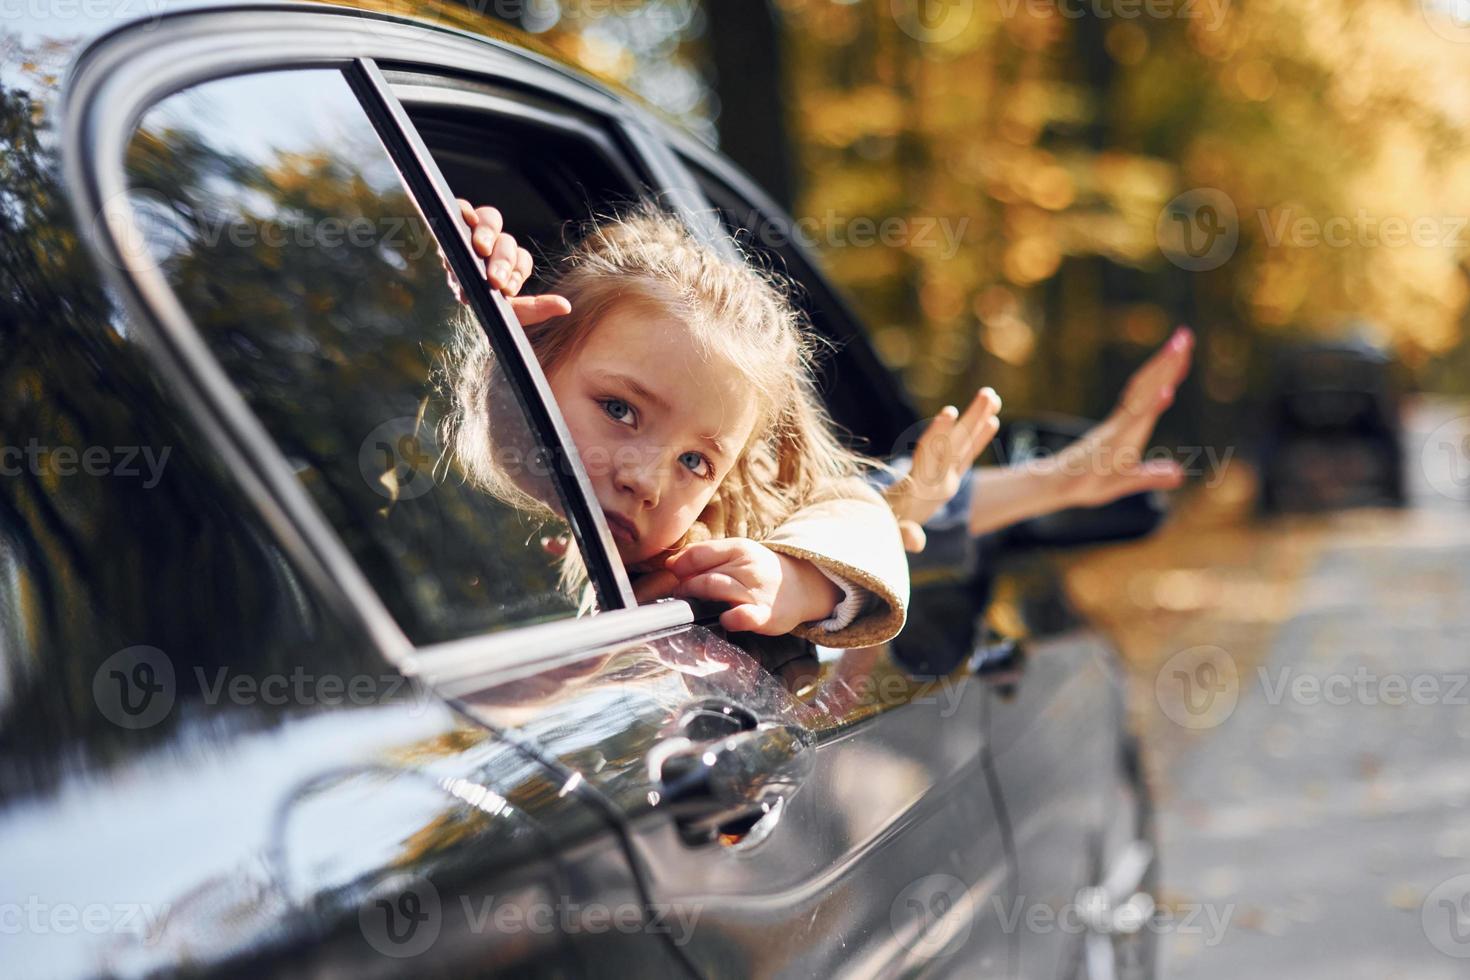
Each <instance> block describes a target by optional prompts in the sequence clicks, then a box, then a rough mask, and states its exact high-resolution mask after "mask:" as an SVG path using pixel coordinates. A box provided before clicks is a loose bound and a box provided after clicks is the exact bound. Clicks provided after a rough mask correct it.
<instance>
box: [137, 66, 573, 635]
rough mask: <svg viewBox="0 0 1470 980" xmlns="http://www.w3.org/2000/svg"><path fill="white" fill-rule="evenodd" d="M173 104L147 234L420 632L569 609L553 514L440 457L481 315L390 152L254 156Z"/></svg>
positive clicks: (506, 402)
mask: <svg viewBox="0 0 1470 980" xmlns="http://www.w3.org/2000/svg"><path fill="white" fill-rule="evenodd" d="M331 77H332V78H334V79H337V80H338V82H339V83H340V76H336V75H332V76H331ZM317 80H319V79H316V80H314V81H313V84H315V81H317ZM235 81H236V80H232V81H231V83H225V84H227V85H228V84H233V83H234V82H235ZM271 84H279V80H272V81H271ZM209 88H210V86H205V87H203V89H201V90H200V91H201V92H202V93H203V94H204V96H205V97H206V98H205V99H204V100H201V101H204V104H205V105H208V104H209V102H208V100H207V96H208V95H209V93H208V92H207V91H205V90H207V89H209ZM343 90H344V92H345V86H344V88H343ZM218 94H221V95H228V90H225V91H224V92H220V93H218ZM188 95H189V96H194V95H195V93H189V94H188ZM232 101H233V100H232V99H230V98H221V99H220V100H219V104H220V105H222V106H224V107H225V108H226V109H227V108H228V106H229V105H230V104H231V102H232ZM161 108H162V109H163V110H164V111H163V112H158V111H155V113H154V114H150V116H149V117H148V118H147V119H145V121H144V125H143V128H142V129H141V130H140V132H139V134H138V136H137V137H136V138H135V139H134V141H133V144H132V146H131V148H130V152H129V156H128V162H127V165H128V172H129V176H130V181H131V186H132V188H133V192H134V194H135V195H136V197H137V198H138V203H139V209H140V211H142V212H143V214H142V216H141V221H142V223H143V226H144V232H145V234H146V236H147V238H148V242H149V244H150V246H151V247H152V248H153V249H154V254H155V256H156V257H157V258H158V260H159V261H160V264H161V266H162V268H163V270H164V272H165V274H166V276H167V278H168V279H169V281H170V283H171V284H172V285H173V287H174V289H175V291H176V292H177V294H178V296H179V298H180V300H181V301H182V303H183V305H184V307H185V309H186V310H187V311H188V312H189V314H190V316H191V318H192V319H193V321H194V322H195V324H196V325H197V326H198V327H199V329H200V331H201V332H202V333H203V335H204V336H205V338H206V340H207V341H208V343H209V345H210V347H211V348H212V349H213V351H214V353H215V354H216V356H217V357H218V358H219V359H220V361H221V362H222V364H223V366H224V367H225V370H226V372H227V373H228V374H229V375H230V376H231V378H232V379H233V380H234V381H235V383H236V385H237V386H238V387H239V388H240V389H241V391H242V392H243V394H244V395H245V397H246V399H247V401H248V402H249V403H250V404H251V406H252V408H254V409H255V411H256V413H257V414H258V415H259V416H260V418H261V420H262V421H263V422H264V424H265V426H266V428H267V429H268V430H269V431H270V432H271V433H272V435H273V436H274V437H275V439H276V441H277V442H278V444H279V445H280V446H281V449H282V450H283V452H284V453H285V455H286V456H287V458H288V459H289V460H290V461H291V463H292V465H293V466H295V467H296V469H297V472H298V474H299V475H300V477H301V479H302V481H303V483H304V484H305V485H306V486H307V488H308V489H309V490H310V492H311V493H312V494H313V496H314V498H315V499H316V501H317V503H318V504H319V505H320V506H321V507H322V509H323V510H324V511H325V513H326V515H327V517H328V518H329V520H330V521H331V522H332V524H333V525H334V526H335V527H336V528H337V530H338V531H339V533H341V534H342V536H343V537H344V539H345V540H346V542H347V544H348V546H349V548H350V550H351V551H352V552H353V554H354V555H355V557H356V558H357V560H358V562H359V564H360V565H361V566H362V568H363V570H364V572H365V573H366V574H367V575H368V578H369V579H370V580H371V581H372V582H373V583H374V584H375V586H376V587H377V588H378V591H379V593H380V594H381V595H382V596H383V598H384V601H385V602H386V603H387V604H388V605H389V607H390V609H391V610H392V612H393V613H394V615H395V616H396V617H397V618H398V620H399V622H400V623H401V624H402V625H403V626H404V628H405V630H406V631H407V632H408V633H409V635H410V636H411V637H413V638H414V639H416V640H420V641H431V640H440V639H450V638H456V637H459V636H463V635H466V634H470V633H475V632H480V631H484V630H487V629H494V628H499V627H501V626H503V625H508V624H510V623H515V624H518V625H519V624H524V623H528V622H535V621H538V620H543V619H548V618H559V617H560V616H564V615H567V614H569V612H570V611H571V610H572V609H573V604H572V602H571V601H570V599H569V598H568V596H567V595H566V594H565V593H564V592H563V591H562V590H561V589H559V588H558V586H557V577H558V571H559V568H560V562H558V561H554V560H553V559H552V558H551V557H550V556H549V555H548V554H547V553H546V552H545V551H544V550H543V549H542V548H541V547H540V545H539V538H540V537H541V536H543V535H545V534H548V533H554V532H555V531H556V530H557V528H551V529H548V528H546V527H544V526H543V525H545V524H547V522H548V521H547V518H548V515H547V514H546V513H545V509H544V508H540V513H536V512H534V511H532V510H530V509H526V508H516V507H511V506H506V505H505V504H504V503H502V502H501V501H499V500H496V499H494V498H493V497H491V496H488V495H486V494H484V493H481V492H478V491H477V490H476V489H475V488H474V487H473V485H472V484H471V482H470V481H468V480H467V479H466V477H467V473H466V472H465V467H463V466H461V465H460V464H459V463H458V462H457V461H455V460H453V459H445V458H444V457H443V454H442V452H441V448H440V446H439V444H438V443H439V434H440V431H441V428H442V425H443V423H444V421H445V417H446V415H448V414H450V413H451V412H452V410H453V407H454V406H453V402H452V399H449V398H446V397H443V394H441V391H440V386H439V385H438V384H436V382H437V381H438V380H439V379H438V378H436V377H435V368H436V365H438V364H440V363H441V362H442V360H443V358H444V356H445V354H446V351H447V350H448V349H449V348H450V347H451V345H452V344H453V343H454V339H455V328H456V325H463V324H465V323H466V319H465V316H466V314H465V312H464V311H463V308H462V307H461V305H460V304H459V302H458V301H457V300H456V299H455V296H454V293H453V290H452V289H451V288H450V285H449V283H448V282H447V279H446V273H445V270H444V267H443V264H442V260H441V257H440V255H439V252H438V249H437V247H436V245H435V242H434V240H433V238H432V236H431V235H430V233H429V232H428V229H427V226H426V225H425V223H424V221H423V219H422V217H421V216H420V215H419V213H418V211H417V208H416V207H415V205H414V203H413V202H412V200H411V199H410V198H409V196H408V195H407V194H406V193H405V192H404V190H403V188H402V185H401V183H400V182H399V180H398V177H397V174H396V172H394V171H393V170H392V168H391V166H390V165H389V163H388V161H387V157H386V155H385V154H384V153H383V150H382V148H381V147H380V146H378V145H377V144H376V142H375V141H372V142H370V143H369V141H367V140H359V142H360V143H361V144H362V145H358V146H348V147H345V148H344V147H342V146H340V145H338V144H335V143H334V144H333V145H331V146H325V145H321V144H319V143H318V142H317V141H316V137H314V136H313V137H309V138H306V139H302V140H297V141H292V140H290V139H288V138H286V137H285V136H283V137H282V138H281V140H280V142H279V143H276V142H273V144H272V145H269V146H260V147H257V146H249V147H242V146H241V144H242V142H243V139H244V136H242V133H241V132H240V131H239V130H238V129H237V130H236V131H233V132H228V133H225V134H223V135H222V136H221V137H219V138H218V139H216V138H215V137H214V136H213V135H212V134H213V124H211V123H208V122H206V123H204V124H201V125H200V126H199V127H198V128H190V127H189V126H185V125H182V124H180V122H179V121H178V120H177V119H176V118H175V116H176V114H175V113H174V112H171V111H169V110H171V109H173V108H175V107H173V106H170V104H169V103H164V105H163V106H162V107H161ZM195 108H196V103H193V102H191V103H188V104H187V105H186V109H187V111H189V112H190V113H194V111H195ZM347 111H348V112H356V111H357V110H356V106H355V104H354V105H352V106H350V107H348V109H347ZM199 115H200V116H201V117H204V118H206V119H207V115H206V113H205V112H202V111H201V112H199ZM220 115H221V116H223V115H225V113H221V114H220ZM157 120H167V124H162V123H160V122H159V121H157ZM219 125H220V126H226V127H227V126H228V124H227V123H224V122H221V123H220V124H219ZM366 125H367V124H366V122H365V121H362V122H361V126H362V127H363V128H364V129H365V128H366ZM244 135H246V136H248V133H246V134H244ZM287 135H289V134H287ZM368 135H369V136H371V131H370V130H369V131H368ZM216 143H218V144H219V145H216ZM280 143H285V144H287V145H280ZM227 146H228V147H231V148H230V149H226V148H225V147H227ZM502 394H504V395H509V394H510V393H509V392H502ZM498 402H499V404H497V405H496V406H495V407H496V409H497V410H498V411H499V412H501V413H502V414H501V417H500V418H498V419H497V420H496V421H497V424H498V425H500V426H501V427H502V428H503V429H506V430H511V429H517V430H519V434H520V438H519V439H513V440H511V441H513V442H519V443H521V444H523V445H525V446H528V447H529V446H530V445H532V440H531V439H530V437H529V434H528V433H526V431H525V430H526V423H525V420H524V418H523V417H522V416H520V415H519V410H518V408H517V406H516V405H515V402H514V398H513V396H512V397H504V398H501V399H498ZM519 465H521V466H525V465H526V464H525V463H524V461H521V462H520V463H519ZM436 470H437V472H436ZM543 499H544V498H543Z"/></svg>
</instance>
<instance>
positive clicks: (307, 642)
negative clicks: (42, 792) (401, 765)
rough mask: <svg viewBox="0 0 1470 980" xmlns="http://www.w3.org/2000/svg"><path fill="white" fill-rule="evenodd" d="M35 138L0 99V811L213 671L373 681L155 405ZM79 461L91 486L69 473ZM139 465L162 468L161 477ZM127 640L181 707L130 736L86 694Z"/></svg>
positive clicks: (213, 466)
mask: <svg viewBox="0 0 1470 980" xmlns="http://www.w3.org/2000/svg"><path fill="white" fill-rule="evenodd" d="M42 123H43V120H42V118H41V115H40V109H39V107H38V104H37V102H36V101H35V100H34V99H33V97H32V96H31V95H30V94H29V93H28V92H26V91H24V90H19V89H6V90H0V187H3V192H0V433H3V445H4V447H5V448H7V449H17V450H20V451H21V453H22V455H21V456H19V457H17V455H16V454H15V453H14V452H11V453H10V454H9V455H8V456H7V457H6V459H5V463H6V472H5V474H4V475H0V569H3V570H0V667H3V669H4V671H5V676H4V678H3V682H0V731H3V733H4V735H3V738H0V796H10V795H14V794H21V793H25V792H29V791H34V790H37V789H40V788H42V787H44V786H47V785H50V784H51V783H52V782H53V781H54V779H55V778H56V777H57V776H58V775H59V774H60V772H61V770H62V766H63V765H64V764H71V765H75V764H77V762H78V761H79V760H78V758H77V753H78V752H79V751H80V752H82V753H83V754H84V755H86V756H89V757H91V758H92V759H93V760H94V761H96V762H107V761H110V760H113V759H122V758H125V757H126V756H127V755H128V753H130V752H132V751H136V749H137V747H138V746H139V745H140V744H144V743H147V742H149V741H153V740H159V741H161V740H163V739H164V738H166V737H168V735H169V734H170V733H171V732H172V731H174V729H175V728H176V726H177V724H178V722H179V720H180V719H181V718H182V717H184V716H186V715H187V714H189V712H190V708H189V705H190V704H191V703H197V702H198V701H199V700H200V699H201V698H202V696H203V692H202V689H201V681H203V682H205V683H212V682H213V681H214V679H215V678H216V677H217V675H218V672H219V671H221V670H226V669H228V670H230V671H233V672H235V673H237V674H242V673H243V674H252V675H256V676H260V675H262V674H266V673H289V672H290V671H291V670H292V668H293V667H294V666H296V665H298V664H307V665H310V666H311V667H312V668H313V669H315V670H318V671H322V672H328V671H335V672H337V673H341V674H343V675H348V674H352V673H357V672H373V673H376V672H378V671H380V670H381V669H382V668H381V665H377V664H376V662H375V660H374V659H373V658H371V657H370V656H367V655H365V653H364V649H365V648H364V647H363V646H362V645H361V644H360V643H355V642H347V641H346V640H344V639H343V638H342V636H341V633H340V631H339V628H338V627H337V626H336V625H335V623H334V622H333V621H332V620H331V619H330V617H328V616H326V615H325V613H324V612H323V611H322V610H321V609H319V608H318V607H317V606H316V604H315V603H314V602H313V601H311V599H310V598H309V594H308V593H307V592H306V591H305V589H304V588H303V586H302V583H301V582H300V581H299V579H298V578H297V576H296V573H295V572H294V570H293V569H292V568H291V566H290V565H289V564H288V563H287V562H286V560H285V559H284V557H283V556H282V555H281V553H280V552H279V551H278V550H277V549H276V547H275V546H274V545H273V544H272V543H271V542H270V541H269V540H268V538H267V537H266V536H265V535H264V534H263V533H262V532H261V530H260V528H259V526H258V524H257V523H256V521H255V520H254V519H253V516H252V512H251V511H250V509H249V508H248V506H247V505H246V504H245V503H244V501H242V500H241V499H239V497H238V495H237V494H236V493H235V491H234V490H233V483H234V481H233V480H232V479H231V478H230V477H229V476H228V474H225V473H222V472H221V471H220V469H219V463H218V460H217V459H216V458H215V457H214V456H213V455H212V454H210V453H207V452H206V453H201V452H200V451H199V450H198V448H197V447H198V446H199V445H200V437H199V434H198V432H197V431H195V430H194V429H193V428H192V426H191V425H190V424H189V420H188V418H187V416H186V413H185V412H183V411H182V410H181V409H180V407H179V406H178V405H177V403H175V402H172V401H171V400H169V399H168V398H167V393H165V392H161V391H160V390H159V386H158V383H157V379H156V378H155V377H154V376H153V374H152V372H151V371H150V370H149V369H148V367H147V365H146V363H145V362H144V360H143V358H142V357H141V355H140V352H139V351H138V349H137V348H136V347H135V346H134V345H133V343H132V342H131V341H130V339H128V338H129V337H130V336H131V331H129V330H128V329H127V325H126V324H125V323H124V322H123V320H122V318H121V314H120V312H119V311H118V310H116V309H115V308H114V307H113V306H112V304H111V303H110V302H109V300H108V298H107V296H106V294H105V293H104V292H103V290H102V288H101V285H100V282H99V280H98V271H97V269H96V268H95V267H94V266H93V265H92V263H91V261H90V259H89V257H88V255H87V253H86V251H85V250H84V249H83V248H82V246H81V235H82V234H85V233H87V232H88V231H89V229H80V228H78V227H77V226H76V224H75V223H74V221H73V218H72V216H71V214H70V211H69V205H68V202H67V196H66V192H65V188H64V186H63V184H62V181H61V178H60V164H59V161H58V159H57V158H56V155H55V154H54V152H52V151H51V149H50V148H49V144H48V143H47V142H46V140H47V138H48V137H47V136H44V135H43V131H42V130H41V126H42ZM89 449H92V450H96V451H97V452H100V453H102V454H104V456H97V455H96V453H94V457H93V458H94V462H95V461H96V460H98V459H103V460H104V462H105V471H104V472H101V474H100V475H96V473H97V471H98V470H100V469H102V467H99V466H94V467H93V473H88V472H86V471H84V470H82V468H81V466H82V464H81V459H82V458H84V455H83V454H84V453H85V452H86V451H87V450H89ZM63 450H64V451H66V452H69V453H70V454H74V457H68V456H66V455H65V454H63V453H62V452H59V451H63ZM145 451H146V452H151V453H152V454H153V458H154V459H155V460H156V459H160V458H163V459H165V462H164V464H163V465H162V467H161V469H160V470H158V471H157V473H156V474H155V473H153V472H150V470H149V468H148V467H147V466H146V465H145V464H144V463H143V462H142V454H143V453H144V452H145ZM164 452H167V453H168V455H167V457H163V455H162V454H163V453H164ZM68 458H74V461H73V462H67V459H68ZM133 471H136V472H133ZM155 477H156V479H155ZM139 644H146V645H151V646H154V647H157V648H159V649H160V650H162V651H164V652H165V653H166V654H167V656H168V657H169V658H170V660H171V661H172V663H173V666H174V673H175V683H176V702H175V707H174V709H173V711H172V712H171V713H170V714H169V715H168V717H166V718H165V719H164V720H163V721H162V722H160V723H159V724H157V725H156V726H154V727H152V728H149V729H144V730H140V731H125V730H123V729H120V728H118V727H117V726H116V725H114V724H113V723H112V722H111V721H109V720H108V719H107V718H106V717H105V716H104V715H103V713H102V712H101V711H99V710H98V706H97V704H96V703H95V700H94V697H93V679H94V677H95V675H96V674H97V672H98V668H99V667H100V666H101V665H102V664H103V662H104V661H106V660H107V658H108V657H110V656H111V655H112V654H114V653H115V652H117V651H118V650H121V649H123V648H125V647H129V646H134V645H139ZM223 707H228V705H224V706H223ZM264 710H267V709H265V708H264V706H262V711H264ZM245 714H247V713H245V712H237V713H236V715H237V717H241V721H244V718H243V717H242V716H244V715H245ZM251 717H257V718H258V717H259V716H258V715H253V714H252V715H251ZM65 760H69V763H67V762H66V761H65Z"/></svg>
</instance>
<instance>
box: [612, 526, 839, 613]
mask: <svg viewBox="0 0 1470 980" xmlns="http://www.w3.org/2000/svg"><path fill="white" fill-rule="evenodd" d="M635 591H636V592H637V594H638V598H639V601H640V602H646V601H648V600H649V599H652V598H656V597H657V596H659V595H672V596H675V597H677V598H680V599H710V600H713V601H715V602H724V603H728V604H729V606H730V608H729V609H727V610H726V611H725V612H724V613H723V614H721V616H720V625H721V626H723V627H724V628H725V629H727V630H729V631H730V632H732V633H736V632H751V633H759V634H762V635H764V636H781V635H783V634H785V633H789V632H791V631H792V630H793V629H795V628H796V627H797V626H800V625H801V624H802V623H810V622H816V621H819V620H823V619H826V618H827V617H828V616H830V615H831V614H832V611H833V609H835V608H836V606H837V604H838V603H839V602H841V601H842V598H843V592H842V590H841V589H840V588H838V587H837V585H836V584H835V583H834V582H833V581H832V580H831V579H830V578H828V577H827V576H826V575H824V574H822V572H821V571H820V570H818V568H817V566H816V565H814V564H812V563H811V562H809V561H803V560H801V559H799V558H792V557H789V556H787V555H783V554H779V553H777V552H775V551H772V550H771V549H770V548H767V547H766V546H765V545H763V544H761V543H760V542H758V541H751V540H750V539H748V538H720V539H717V540H713V541H701V542H698V543H696V544H691V545H689V546H688V547H686V548H683V549H681V550H680V551H678V552H676V553H675V554H673V555H672V556H671V557H669V558H668V559H667V560H666V561H665V562H664V567H663V568H662V569H657V570H654V571H652V572H650V573H649V574H648V575H645V576H644V577H643V578H642V579H640V580H639V581H638V583H637V584H636V585H635ZM645 593H646V594H645Z"/></svg>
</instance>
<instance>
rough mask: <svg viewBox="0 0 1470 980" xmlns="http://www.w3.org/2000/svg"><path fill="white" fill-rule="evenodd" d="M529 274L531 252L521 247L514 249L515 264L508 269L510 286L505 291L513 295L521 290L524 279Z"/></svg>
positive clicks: (528, 276)
mask: <svg viewBox="0 0 1470 980" xmlns="http://www.w3.org/2000/svg"><path fill="white" fill-rule="evenodd" d="M530 276H531V253H530V252H528V251H526V250H525V249H523V248H518V249H516V259H515V265H514V266H512V267H511V271H510V286H509V288H507V289H506V292H507V293H509V294H510V295H512V296H514V295H515V294H516V293H519V292H520V291H521V287H522V286H524V285H525V283H526V280H527V279H528V278H530Z"/></svg>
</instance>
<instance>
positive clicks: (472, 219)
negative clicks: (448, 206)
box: [454, 197, 480, 228]
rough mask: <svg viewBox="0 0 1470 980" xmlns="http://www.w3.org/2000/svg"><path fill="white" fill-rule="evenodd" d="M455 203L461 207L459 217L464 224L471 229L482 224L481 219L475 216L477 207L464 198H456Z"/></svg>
mask: <svg viewBox="0 0 1470 980" xmlns="http://www.w3.org/2000/svg"><path fill="white" fill-rule="evenodd" d="M454 203H455V204H458V205H459V216H460V218H461V219H463V221H464V223H465V224H467V225H469V226H470V227H471V228H473V227H475V225H477V224H479V223H480V218H479V216H478V215H476V214H475V206H474V205H473V204H471V203H470V202H469V201H466V200H465V199H464V198H462V197H456V198H455V199H454Z"/></svg>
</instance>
